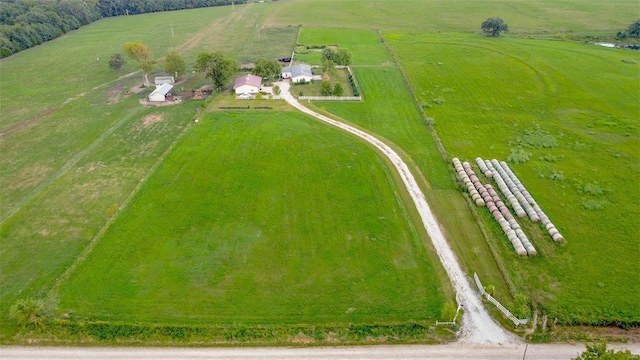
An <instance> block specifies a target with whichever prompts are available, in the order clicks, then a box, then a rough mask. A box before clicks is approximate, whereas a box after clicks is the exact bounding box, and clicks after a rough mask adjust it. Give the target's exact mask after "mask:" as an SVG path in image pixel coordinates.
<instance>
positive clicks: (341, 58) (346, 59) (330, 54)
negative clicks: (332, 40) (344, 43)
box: [322, 47, 351, 65]
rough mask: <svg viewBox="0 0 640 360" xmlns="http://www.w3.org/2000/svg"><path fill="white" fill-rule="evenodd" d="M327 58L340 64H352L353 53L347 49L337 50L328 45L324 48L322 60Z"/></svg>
mask: <svg viewBox="0 0 640 360" xmlns="http://www.w3.org/2000/svg"><path fill="white" fill-rule="evenodd" d="M325 60H329V61H332V62H333V63H335V64H338V65H349V64H351V53H350V52H349V50H347V49H340V50H338V51H337V52H336V51H333V49H331V48H328V47H326V48H324V49H323V50H322V61H323V62H324V61H325Z"/></svg>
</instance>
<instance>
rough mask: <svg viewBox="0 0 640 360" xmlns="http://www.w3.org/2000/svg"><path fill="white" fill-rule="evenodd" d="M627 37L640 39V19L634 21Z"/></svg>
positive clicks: (628, 29)
mask: <svg viewBox="0 0 640 360" xmlns="http://www.w3.org/2000/svg"><path fill="white" fill-rule="evenodd" d="M627 35H628V36H629V37H634V38H639V37H640V19H638V20H636V21H634V22H633V23H632V24H631V25H629V27H628V28H627Z"/></svg>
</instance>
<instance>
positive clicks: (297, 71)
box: [281, 64, 313, 83]
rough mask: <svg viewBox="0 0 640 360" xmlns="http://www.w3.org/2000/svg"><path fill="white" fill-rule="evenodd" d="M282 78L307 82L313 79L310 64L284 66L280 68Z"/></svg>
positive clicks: (295, 81)
mask: <svg viewBox="0 0 640 360" xmlns="http://www.w3.org/2000/svg"><path fill="white" fill-rule="evenodd" d="M281 75H282V78H283V79H291V82H294V83H299V82H303V81H304V82H309V81H311V79H313V73H311V65H307V64H298V65H293V66H285V67H283V68H282V73H281Z"/></svg>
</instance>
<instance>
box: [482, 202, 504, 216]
mask: <svg viewBox="0 0 640 360" xmlns="http://www.w3.org/2000/svg"><path fill="white" fill-rule="evenodd" d="M485 204H487V208H488V209H489V212H490V213H492V214H493V212H494V211H497V212H500V210H498V207H497V206H496V204H495V203H491V204H489V203H487V202H486V201H485Z"/></svg>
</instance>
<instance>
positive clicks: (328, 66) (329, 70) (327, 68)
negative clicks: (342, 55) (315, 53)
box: [322, 59, 336, 74]
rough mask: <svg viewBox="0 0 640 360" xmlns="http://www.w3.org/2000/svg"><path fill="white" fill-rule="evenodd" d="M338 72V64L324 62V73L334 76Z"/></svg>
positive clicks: (326, 60)
mask: <svg viewBox="0 0 640 360" xmlns="http://www.w3.org/2000/svg"><path fill="white" fill-rule="evenodd" d="M335 71H336V64H335V63H334V62H333V60H331V59H324V60H322V73H323V74H333V73H335Z"/></svg>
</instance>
